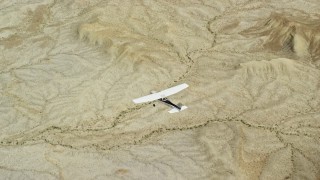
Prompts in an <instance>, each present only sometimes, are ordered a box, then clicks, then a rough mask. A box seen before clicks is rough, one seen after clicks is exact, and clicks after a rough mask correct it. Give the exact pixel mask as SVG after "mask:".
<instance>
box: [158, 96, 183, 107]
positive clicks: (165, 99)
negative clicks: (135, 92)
mask: <svg viewBox="0 0 320 180" xmlns="http://www.w3.org/2000/svg"><path fill="white" fill-rule="evenodd" d="M159 101H161V102H162V103H164V104H166V105H167V106H169V107H172V108H177V109H178V110H181V107H179V106H178V105H176V104H174V103H172V102H171V101H170V100H169V99H168V98H161V99H159Z"/></svg>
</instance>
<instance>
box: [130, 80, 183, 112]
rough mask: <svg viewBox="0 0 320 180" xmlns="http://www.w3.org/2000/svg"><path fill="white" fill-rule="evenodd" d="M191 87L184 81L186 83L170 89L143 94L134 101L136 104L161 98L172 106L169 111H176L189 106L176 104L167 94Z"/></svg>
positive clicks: (161, 100) (160, 99)
mask: <svg viewBox="0 0 320 180" xmlns="http://www.w3.org/2000/svg"><path fill="white" fill-rule="evenodd" d="M187 87H189V85H188V84H186V83H184V84H180V85H178V86H175V87H171V88H169V89H166V90H163V91H160V92H156V91H151V94H150V95H147V96H143V97H140V98H137V99H134V100H133V102H134V103H135V104H138V103H145V102H150V101H155V100H159V101H160V102H162V103H164V104H166V105H167V106H169V107H171V110H170V111H168V112H169V113H176V112H180V111H183V110H185V109H187V108H188V107H187V106H183V105H182V104H180V103H179V104H178V105H176V104H174V103H172V102H171V101H169V100H168V98H166V97H167V96H171V95H173V94H176V93H178V92H180V91H182V90H184V89H185V88H187Z"/></svg>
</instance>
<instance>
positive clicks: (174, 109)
mask: <svg viewBox="0 0 320 180" xmlns="http://www.w3.org/2000/svg"><path fill="white" fill-rule="evenodd" d="M178 106H179V107H180V108H181V109H180V110H179V109H177V108H172V109H171V110H170V111H168V112H169V113H177V112H180V111H183V110H185V109H187V108H188V107H187V106H183V105H181V104H179V105H178Z"/></svg>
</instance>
